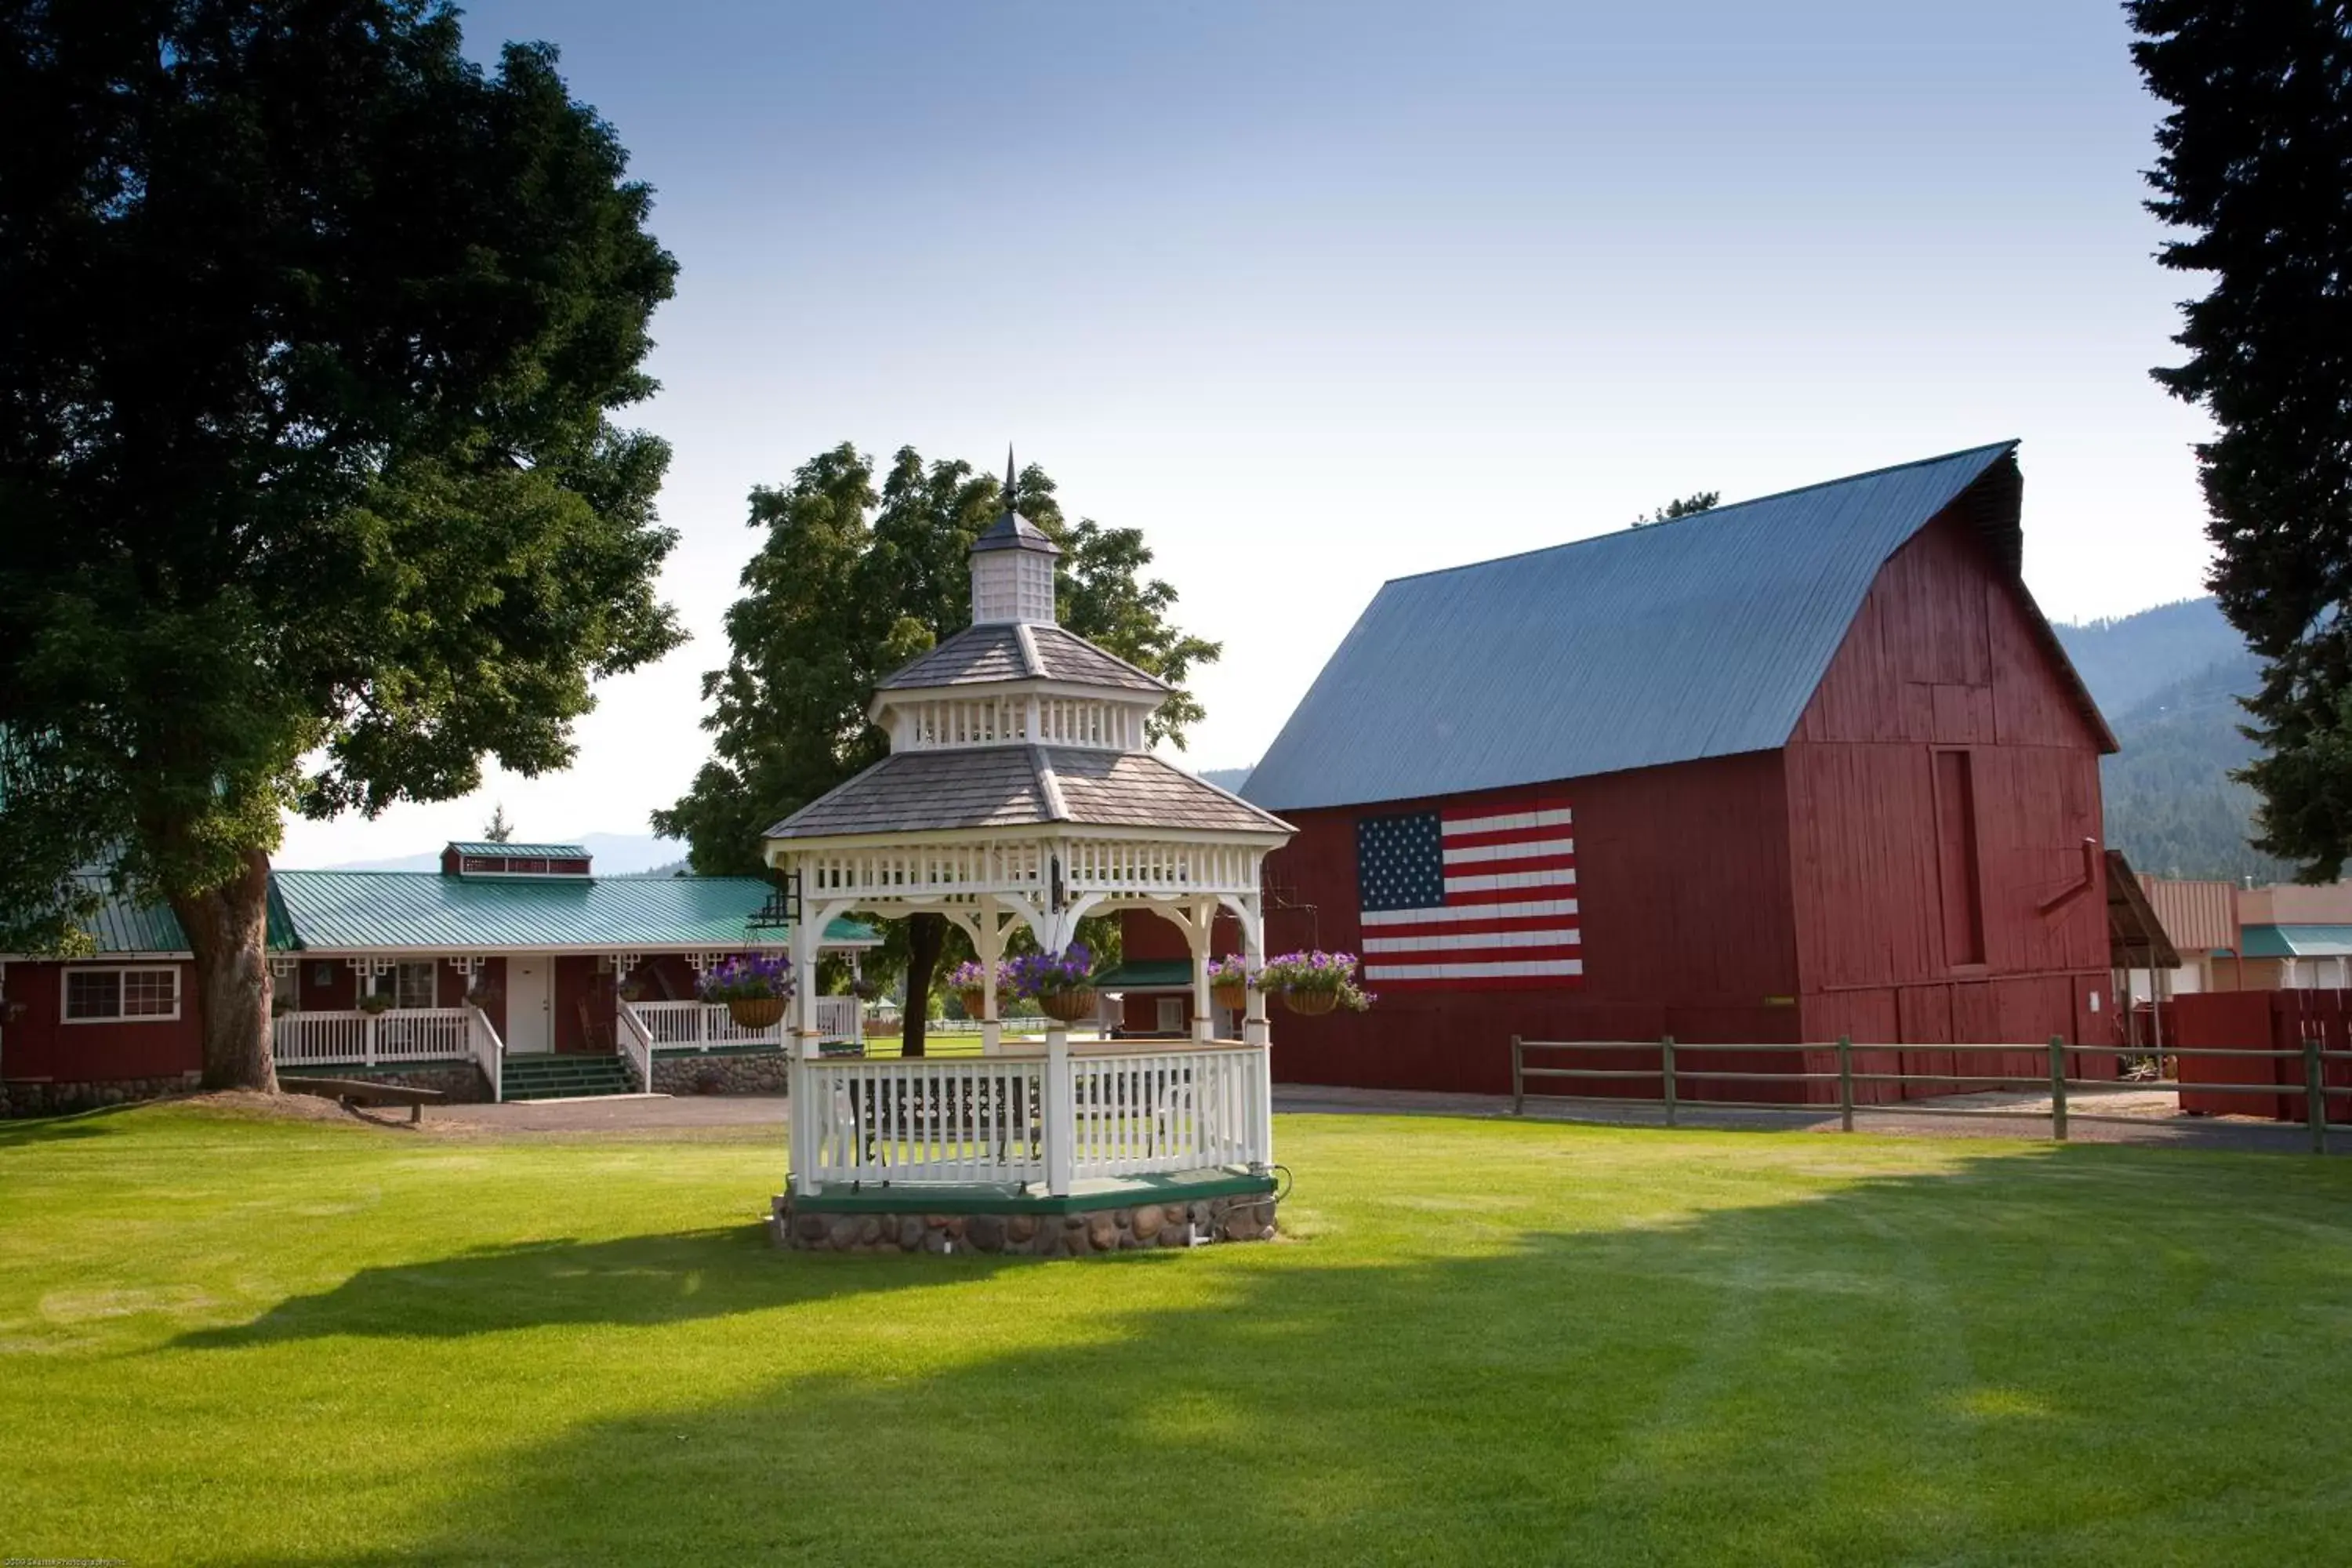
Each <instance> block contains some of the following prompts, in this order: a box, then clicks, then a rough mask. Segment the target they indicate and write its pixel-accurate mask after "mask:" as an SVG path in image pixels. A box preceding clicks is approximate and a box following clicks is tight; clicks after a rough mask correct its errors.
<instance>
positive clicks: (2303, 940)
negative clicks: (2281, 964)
mask: <svg viewBox="0 0 2352 1568" xmlns="http://www.w3.org/2000/svg"><path fill="white" fill-rule="evenodd" d="M2238 940H2239V943H2240V948H2239V951H2240V952H2242V953H2243V954H2244V955H2245V956H2246V957H2248V958H2352V925H2347V926H2305V925H2280V926H2247V927H2244V928H2243V929H2242V931H2241V933H2240V935H2239V939H2238Z"/></svg>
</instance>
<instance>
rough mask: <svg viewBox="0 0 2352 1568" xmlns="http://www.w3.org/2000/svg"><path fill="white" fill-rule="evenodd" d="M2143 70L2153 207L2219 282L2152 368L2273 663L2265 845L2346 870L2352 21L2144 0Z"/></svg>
mask: <svg viewBox="0 0 2352 1568" xmlns="http://www.w3.org/2000/svg"><path fill="white" fill-rule="evenodd" d="M2126 9H2127V10H2128V12H2129V14H2130V16H2131V20H2132V24H2133V26H2135V27H2137V29H2138V31H2139V34H2140V37H2139V40H2138V41H2137V43H2135V44H2134V45H2133V46H2132V54H2133V58H2135V59H2137V61H2138V63H2139V67H2140V70H2141V72H2142V74H2143V75H2144V76H2145V78H2146V79H2147V85H2148V89H2149V90H2150V91H2152V92H2154V93H2155V94H2156V96H2157V97H2158V98H2159V99H2161V100H2164V101H2165V102H2166V103H2168V104H2169V105H2171V110H2170V112H2169V113H2168V114H2167V115H2166V117H2165V119H2164V121H2163V123H2162V124H2161V126H2160V127H2159V128H2158V132H2157V145H2158V151H2159V153H2160V156H2159V157H2158V160H2157V164H2156V167H2155V169H2154V170H2152V171H2151V172H2150V173H2149V175H2148V180H2149V183H2150V184H2152V185H2154V186H2155V188H2156V190H2157V192H2158V196H2157V199H2156V200H2154V201H2152V202H2150V203H2149V204H2148V205H2149V208H2150V210H2152V211H2153V212H2155V213H2156V214H2157V216H2159V217H2161V218H2163V219H2164V220H2165V221H2166V222H2167V223H2169V224H2172V225H2175V226H2179V227H2180V228H2182V229H2184V230H2187V231H2189V237H2186V238H2183V239H2179V240H2175V241H2173V242H2171V243H2170V244H2168V245H2167V246H2165V247H2164V249H2163V251H2162V252H2161V256H2160V259H2161V260H2162V262H2163V264H2164V265H2165V266H2167V267H2170V268H2179V269H2180V270H2183V271H2188V272H2194V273H2198V274H2200V275H2202V276H2205V277H2210V279H2212V287H2211V289H2210V291H2209V292H2208V293H2206V294H2205V295H2204V297H2203V298H2201V299H2198V300H2190V301H2189V302H2188V303H2187V304H2185V305H2184V306H2182V308H2181V309H2182V317H2183V325H2182V330H2181V331H2180V334H2179V336H2178V337H2177V338H2176V339H2175V340H2174V341H2175V342H2178V343H2179V344H2180V345H2181V347H2183V348H2184V349H2186V350H2187V351H2188V358H2187V360H2186V361H2185V362H2184V363H2181V364H2179V365H2175V366H2171V367H2168V368H2165V369H2161V370H2158V371H2157V372H2156V377H2157V379H2158V381H2159V382H2160V383H2162V384H2164V386H2165V387H2167V388H2168V390H2170V391H2171V392H2172V393H2173V394H2174V395H2177V396H2179V397H2181V398H2184V399H2186V400H2188V401H2189V402H2192V403H2196V404H2199V405H2202V406H2203V407H2204V408H2205V409H2206V410H2207V412H2209V413H2210V415H2211V416H2212V417H2213V421H2214V424H2215V425H2216V426H2218V431H2217V433H2216V435H2215V436H2214V437H2213V438H2212V439H2211V440H2210V441H2207V442H2205V443H2203V444H2201V445H2200V447H2198V448H2197V458H2198V466H2199V472H2200V479H2201V480H2202V483H2203V486H2204V490H2205V500H2206V505H2207V509H2208V511H2209V513H2210V522H2209V523H2208V532H2209V533H2210V535H2211V537H2212V540H2213V542H2214V544H2215V545H2216V546H2217V548H2218V560H2217V561H2216V563H2215V565H2214V567H2213V572H2212V577H2211V582H2212V586H2213V590H2214V593H2215V595H2216V596H2217V597H2218V598H2219V599H2220V601H2221V610H2222V613H2223V614H2224V615H2226V616H2229V618H2230V621H2231V624H2232V625H2233V626H2236V627H2237V628H2238V629H2239V630H2240V631H2242V632H2243V633H2244V634H2245V635H2246V639H2247V641H2248V643H2249V644H2251V645H2252V647H2253V650H2254V652H2255V653H2256V654H2257V655H2259V656H2260V657H2261V658H2262V659H2263V677H2262V687H2261V689H2260V690H2259V691H2258V692H2257V693H2256V694H2255V695H2254V696H2253V697H2252V699H2251V700H2249V702H2248V704H2247V706H2248V707H2249V708H2250V709H2251V710H2252V714H2253V719H2254V722H2253V724H2252V727H2251V728H2250V729H2249V731H2248V732H2249V733H2250V734H2251V735H2252V737H2253V738H2254V739H2255V740H2257V741H2259V742H2261V743H2262V746H2263V755H2262V756H2261V757H2259V758H2257V759H2256V761H2255V762H2254V763H2253V764H2252V766H2251V767H2250V768H2248V769H2247V770H2246V773H2244V775H2243V776H2244V777H2245V778H2246V779H2247V780H2248V782H2250V783H2252V784H2253V786H2254V787H2255V789H2256V790H2257V791H2258V792H2259V793H2260V795H2261V796H2262V805H2261V810H2260V815H2259V824H2260V833H2261V837H2260V838H2259V839H2258V840H2257V842H2258V843H2259V845H2260V847H2262V848H2263V849H2265V850H2267V851H2269V852H2270V853H2272V854H2273V855H2277V856H2281V857H2283V858H2287V859H2291V860H2294V861H2296V862H2298V863H2299V864H2300V866H2301V869H2302V873H2303V875H2305V876H2306V877H2309V878H2312V879H2322V880H2324V879H2329V878H2333V877H2335V876H2336V874H2337V873H2338V872H2339V871H2340V870H2341V869H2342V868H2343V865H2344V862H2345V859H2346V858H2347V854H2352V7H2347V5H2345V4H2344V0H2276V3H2274V4H2250V3H2248V0H2138V3H2137V4H2133V5H2129V6H2127V7H2126Z"/></svg>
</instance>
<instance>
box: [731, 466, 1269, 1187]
mask: <svg viewBox="0 0 2352 1568" xmlns="http://www.w3.org/2000/svg"><path fill="white" fill-rule="evenodd" d="M1060 553H1061V552H1060V551H1059V550H1058V549H1056V548H1055V544H1054V542H1053V541H1052V540H1051V539H1049V538H1047V537H1046V536H1045V533H1044V532H1043V531H1040V530H1039V529H1038V528H1037V527H1036V526H1035V525H1034V523H1031V522H1029V521H1026V520H1025V519H1024V518H1023V517H1022V516H1021V515H1020V510H1019V506H1018V498H1017V496H1016V495H1015V494H1014V493H1013V487H1012V485H1011V483H1010V482H1009V476H1008V483H1007V486H1006V496H1005V510H1004V513H1003V516H1001V517H999V518H998V519H997V520H996V521H995V522H994V523H993V524H992V526H991V527H990V528H988V529H987V530H986V531H984V532H982V534H981V536H980V537H979V538H978V539H977V540H975V541H974V542H973V543H972V547H971V588H972V602H973V611H974V614H973V621H972V624H971V626H967V627H966V628H964V629H963V630H962V631H960V632H958V633H956V634H955V635H954V636H953V637H949V638H948V639H947V640H946V641H944V642H942V643H940V645H939V646H938V647H934V648H932V649H931V650H930V651H929V652H928V653H925V654H923V655H921V656H919V658H915V659H913V660H912V661H910V662H909V663H908V664H907V665H906V666H904V667H903V668H900V669H898V670H897V671H896V672H894V673H892V674H891V675H889V676H887V678H885V679H883V680H882V681H881V682H880V684H879V685H878V686H877V689H876V690H875V693H874V699H873V702H872V705H871V707H870V708H869V710H868V712H869V715H870V716H871V718H872V719H873V721H874V722H875V723H876V724H877V725H878V726H880V727H881V728H882V729H883V730H884V731H886V732H887V734H888V735H889V737H890V754H889V755H888V756H887V757H885V758H883V759H882V760H881V761H880V762H878V763H875V764H874V765H873V766H872V767H870V768H867V769H866V771H865V772H864V773H859V774H858V775H857V776H856V777H855V778H853V779H851V780H850V781H849V782H847V783H846V784H842V785H841V786H840V787H839V788H837V789H835V790H833V791H832V792H831V793H829V794H827V795H822V796H820V797H819V798H817V799H816V800H814V801H811V802H810V803H809V804H808V805H804V806H803V807H802V808H801V809H800V810H798V811H796V812H794V813H793V815H792V816H788V817H786V818H785V819H784V820H782V822H779V823H777V824H776V825H775V826H772V827H771V828H770V829H769V830H768V833H767V836H766V846H765V847H766V855H767V859H768V863H769V864H770V865H771V866H772V867H774V868H776V869H778V870H780V871H782V872H784V873H786V874H787V875H788V876H792V877H794V878H796V879H797V880H798V885H799V888H800V903H801V918H800V920H799V921H797V922H796V924H795V926H794V930H793V936H794V962H795V965H796V967H797V968H798V970H799V972H800V973H802V974H803V975H807V974H809V973H813V971H814V957H815V952H814V947H813V946H809V945H808V944H807V933H810V932H814V931H823V930H824V928H825V926H826V924H827V922H829V921H832V920H834V919H835V918H836V917H838V916H841V915H845V914H847V913H848V912H850V911H852V910H862V911H866V912H868V913H870V914H873V915H877V916H880V917H882V918H885V919H896V918H901V917H904V916H907V915H912V914H918V913H937V914H941V915H944V916H946V917H947V918H948V919H950V920H952V921H955V922H956V923H957V924H959V925H961V926H962V927H963V929H964V930H965V931H968V932H969V933H970V934H971V941H972V946H973V949H974V951H975V952H978V953H979V954H980V956H981V958H982V961H983V963H986V964H987V965H988V966H989V968H990V970H991V972H992V971H993V968H994V963H995V961H997V960H998V959H1000V958H1001V957H1002V956H1003V952H1004V945H1005V940H1006V937H1007V936H1008V934H1009V933H1010V932H1011V931H1012V929H1013V926H1014V924H1016V923H1018V924H1022V925H1025V926H1027V927H1028V929H1029V931H1031V933H1032V934H1033V935H1034V937H1035V939H1036V941H1037V944H1038V946H1039V947H1040V948H1042V949H1044V950H1045V951H1046V952H1063V951H1065V950H1066V948H1067V947H1068V946H1069V944H1070V942H1071V941H1072V939H1073V938H1074V937H1075V935H1076V929H1077V922H1078V921H1079V920H1081V919H1082V918H1084V917H1086V916H1088V915H1096V914H1110V913H1113V912H1116V911H1118V910H1130V909H1147V910H1151V911H1153V912H1154V913H1157V914H1160V915H1161V916H1163V917H1164V918H1166V919H1167V920H1169V921H1171V922H1173V923H1174V924H1175V925H1176V926H1178V927H1179V928H1180V929H1181V931H1183V932H1184V934H1185V937H1186V941H1187V943H1188V946H1189V947H1190V949H1191V951H1192V958H1193V983H1194V993H1195V994H1194V1004H1195V1005H1194V1007H1193V1016H1194V1019H1195V1023H1194V1035H1195V1040H1196V1044H1198V1045H1200V1046H1203V1047H1205V1046H1208V1045H1209V1044H1211V1043H1212V1041H1211V1037H1212V1034H1213V1017H1214V1008H1213V1005H1212V1003H1211V999H1210V985H1209V976H1208V963H1209V954H1210V936H1211V930H1212V927H1213V923H1214V921H1215V920H1216V918H1217V916H1218V914H1219V913H1220V911H1223V912H1226V913H1230V914H1231V915H1232V916H1234V919H1235V921H1237V923H1238V924H1239V927H1240V931H1241V936H1242V948H1243V952H1244V956H1245V957H1246V958H1247V960H1248V967H1249V970H1250V972H1251V973H1253V974H1254V973H1255V970H1256V968H1257V965H1258V963H1259V962H1260V961H1261V960H1262V958H1263V956H1264V938H1265V929H1264V927H1265V922H1264V918H1263V905H1262V903H1261V900H1260V894H1259V877H1260V869H1261V868H1262V866H1263V864H1264V861H1265V856H1266V855H1267V853H1268V852H1269V851H1271V850H1274V849H1277V848H1279V847H1282V845H1284V844H1285V843H1286V842H1288V840H1289V838H1290V836H1291V832H1292V829H1291V827H1290V825H1289V824H1288V823H1286V822H1284V821H1283V820H1282V819H1281V818H1279V817H1276V816H1273V815H1271V814H1269V813H1267V812H1265V811H1262V810H1260V809H1259V808H1258V807H1256V806H1254V805H1250V804H1249V803H1248V802H1246V801H1244V800H1243V799H1241V798H1240V797H1239V796H1237V795H1231V794H1229V793H1227V792H1226V791H1224V790H1222V789H1219V788H1217V787H1216V786H1214V785H1213V784H1208V783H1206V782H1204V781H1202V780H1201V779H1198V778H1195V777H1194V776H1193V775H1192V774H1191V773H1185V772H1184V771H1183V770H1181V768H1178V767H1175V766H1174V765H1172V764H1171V763H1167V762H1164V761H1162V760H1161V759H1160V758H1159V757H1157V756H1155V755H1154V754H1153V753H1152V752H1151V751H1150V735H1149V724H1150V720H1151V717H1152V715H1153V714H1154V713H1156V712H1157V711H1158V710H1159V709H1160V705H1161V704H1162V703H1163V702H1165V701H1166V700H1167V699H1168V697H1169V694H1170V692H1171V688H1170V686H1169V685H1168V683H1167V682H1166V681H1163V680H1161V679H1160V678H1159V677H1157V676H1155V675H1152V674H1150V673H1149V672H1148V671H1145V670H1142V669H1139V668H1136V667H1135V666H1134V665H1132V664H1129V662H1127V661H1126V660H1125V659H1123V658H1118V656H1116V655H1114V654H1112V653H1110V652H1108V650H1106V649H1104V648H1100V647H1096V646H1095V645H1094V644H1093V643H1090V642H1088V641H1087V640H1086V639H1085V638H1084V637H1077V636H1076V635H1075V634H1073V633H1071V632H1070V631H1069V630H1067V629H1066V628H1065V627H1064V626H1061V625H1060V624H1059V623H1058V622H1057V621H1056V620H1055V608H1054V583H1055V561H1056V560H1057V559H1058V557H1059V555H1060ZM804 946H807V949H808V950H807V951H806V952H803V951H802V949H803V947H804ZM807 990H808V988H807V987H803V995H802V996H801V997H800V998H799V1000H798V1001H796V1003H795V1018H796V1020H797V1021H796V1023H795V1029H796V1030H797V1031H798V1032H799V1034H800V1037H801V1043H802V1047H803V1049H802V1055H803V1057H804V1058H815V1057H817V1056H818V1054H819V1053H818V1048H817V1047H818V1036H817V1033H816V1028H815V1021H814V1011H813V1010H812V1008H811V1007H810V1005H809V1004H811V1003H813V1000H814V999H813V998H812V997H810V996H808V995H807V994H806V993H807ZM997 1018H998V1011H997V998H996V994H995V988H994V986H993V985H990V986H987V987H986V988H984V991H983V1009H982V1042H983V1048H984V1050H985V1052H986V1053H987V1054H988V1055H990V1056H995V1055H998V1054H1000V1052H1001V1050H1002V1047H1003V1039H1002V1035H1001V1030H1000V1028H999V1026H998V1023H997ZM1242 1032H1243V1036H1244V1038H1243V1040H1242V1041H1240V1042H1235V1043H1234V1044H1235V1045H1236V1047H1249V1048H1253V1049H1255V1051H1257V1052H1259V1053H1263V1052H1264V1050H1265V1038H1266V1025H1265V998H1264V996H1263V994H1261V993H1260V992H1259V991H1258V990H1257V988H1256V987H1255V984H1252V985H1251V986H1250V987H1249V988H1248V992H1247V1005H1246V1008H1245V1022H1244V1026H1243V1031H1242ZM1053 1038H1054V1037H1053V1035H1052V1034H1050V1033H1049V1036H1048V1040H1049V1045H1050V1044H1051V1042H1052V1040H1053ZM1062 1048H1066V1044H1065V1046H1064V1047H1062ZM876 1065H877V1067H878V1066H880V1065H883V1064H876ZM1257 1066H1258V1068H1260V1069H1262V1068H1263V1067H1264V1063H1263V1060H1262V1058H1261V1059H1260V1060H1259V1061H1258V1063H1257ZM1261 1076H1262V1072H1261ZM818 1109H820V1110H821V1109H822V1108H821V1107H820V1108H818ZM811 1135H812V1136H814V1129H812V1130H811ZM806 1146H807V1145H804V1144H796V1149H797V1148H800V1147H806ZM807 1174H809V1173H808V1172H807V1170H805V1169H804V1170H803V1175H807ZM901 1179H905V1178H904V1177H903V1176H902V1177H901Z"/></svg>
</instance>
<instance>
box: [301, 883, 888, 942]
mask: <svg viewBox="0 0 2352 1568" xmlns="http://www.w3.org/2000/svg"><path fill="white" fill-rule="evenodd" d="M273 880H274V881H275V882H276V884H277V890H278V897H279V898H280V899H281V900H283V901H284V903H285V906H286V910H287V914H288V916H289V920H290V921H291V922H292V927H293V931H294V934H295V937H296V945H298V946H299V947H301V948H303V949H305V950H324V951H328V952H344V951H350V950H365V949H377V950H394V949H396V950H408V951H414V950H427V951H436V952H438V951H451V952H457V951H468V950H470V951H477V952H499V951H501V950H504V949H512V948H570V949H583V950H591V951H622V950H628V949H636V948H656V947H677V948H695V947H709V948H719V949H727V948H733V947H739V946H743V945H746V944H748V943H751V942H758V943H759V944H761V945H762V946H773V945H777V944H779V943H781V942H783V940H784V935H783V933H782V931H754V930H752V929H751V924H750V921H751V917H752V915H753V914H754V913H756V912H757V911H758V910H759V909H760V908H761V905H763V904H764V903H766V902H767V900H768V895H769V893H770V892H771V891H772V889H771V887H770V885H769V884H768V883H767V882H766V881H764V880H762V879H760V878H758V877H580V878H549V879H536V878H527V879H514V880H509V881H497V882H488V881H473V880H468V879H466V878H462V877H444V876H442V875H440V874H439V873H438V872H434V871H279V872H277V873H275V875H274V878H273ZM824 940H825V942H826V944H827V945H846V944H852V943H861V942H873V941H875V940H877V938H876V934H875V931H874V930H873V928H872V927H870V926H866V925H861V924H859V923H857V922H856V921H847V920H836V921H834V922H833V923H832V924H830V925H828V926H827V927H826V928H825V932H824Z"/></svg>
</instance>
